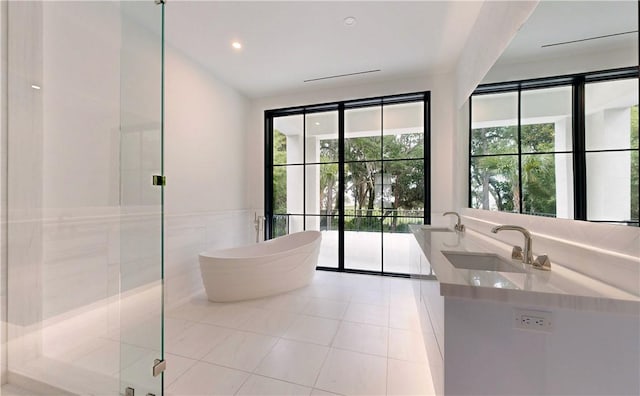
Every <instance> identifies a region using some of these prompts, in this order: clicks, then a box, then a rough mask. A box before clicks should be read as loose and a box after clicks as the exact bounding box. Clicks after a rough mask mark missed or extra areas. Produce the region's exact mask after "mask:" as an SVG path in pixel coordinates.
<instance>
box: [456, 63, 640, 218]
mask: <svg viewBox="0 0 640 396" xmlns="http://www.w3.org/2000/svg"><path fill="white" fill-rule="evenodd" d="M633 78H636V79H638V81H639V84H640V70H639V68H638V67H635V66H632V67H626V68H619V69H610V70H603V71H595V72H586V73H576V74H570V75H563V76H554V77H543V78H535V79H528V80H518V81H509V82H503V83H491V84H482V85H479V86H478V87H477V88H476V89H475V91H473V93H472V94H471V96H470V97H469V135H468V144H469V147H468V149H469V150H468V160H469V172H468V175H467V177H468V180H467V182H468V183H467V186H468V201H467V206H468V207H469V208H472V207H473V206H472V177H471V163H472V159H473V158H477V157H483V156H491V155H473V154H472V152H471V149H472V145H471V143H472V136H473V128H472V122H473V121H472V120H473V97H474V96H475V97H477V96H481V95H490V94H497V93H508V92H517V94H518V125H517V128H518V152H517V154H508V155H512V156H517V157H518V164H521V163H522V155H523V153H522V149H521V145H522V142H521V140H520V134H521V114H520V113H521V111H520V110H521V103H522V98H521V93H522V92H523V91H527V90H534V89H543V88H556V87H563V86H565V87H566V86H571V87H572V133H571V135H572V150H571V151H557V152H553V154H556V153H560V154H561V153H568V154H572V155H573V201H574V202H573V203H574V216H573V220H583V221H589V222H592V223H618V224H626V225H629V226H636V227H640V220H638V221H633V219H630V221H621V220H589V219H588V217H587V165H586V154H587V153H597V152H620V151H628V152H634V151H636V152H638V155H640V146H639V147H638V148H629V149H602V150H587V149H586V145H585V134H586V132H585V117H586V115H585V86H586V85H587V84H589V83H596V82H606V81H616V80H625V79H633ZM528 154H545V153H542V152H541V153H525V154H524V155H528ZM521 172H522V169H521V166H519V169H518V175H519V178H520V183H519V186H518V189H519V194H520V201H521V202H520V208H519V212H518V213H520V214H527V213H522V199H523V188H522V175H521ZM638 193H639V194H640V183H639V188H638Z"/></svg>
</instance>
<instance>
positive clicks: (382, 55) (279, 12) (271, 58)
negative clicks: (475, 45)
mask: <svg viewBox="0 0 640 396" xmlns="http://www.w3.org/2000/svg"><path fill="white" fill-rule="evenodd" d="M481 6H482V1H413V2H403V1H354V2H352V1H324V2H318V1H297V2H272V1H259V2H244V1H228V2H223V1H199V2H198V1H196V2H187V1H169V2H167V5H166V22H165V34H166V40H167V43H168V44H169V45H172V46H174V47H177V48H179V49H180V50H181V51H183V52H184V53H186V54H187V55H188V56H190V57H191V58H193V59H194V60H196V61H198V62H199V63H201V64H203V65H204V66H205V67H207V68H208V69H210V70H211V71H212V72H213V73H214V74H215V75H216V76H217V77H218V78H220V79H221V80H223V81H225V82H226V83H228V84H229V85H231V86H232V87H234V88H236V89H237V90H239V91H240V92H242V93H244V94H245V95H247V96H249V97H252V98H255V97H264V96H272V95H276V94H281V93H285V92H300V91H305V90H317V89H320V88H328V87H333V86H336V85H338V84H341V85H344V84H354V83H367V82H373V81H381V80H391V79H397V78H403V77H410V76H419V75H426V74H433V73H439V72H443V71H447V70H450V69H451V68H452V67H454V65H455V63H456V61H457V59H458V57H459V55H460V53H461V51H462V48H463V46H464V44H465V42H466V40H467V36H468V34H469V32H470V31H471V28H472V27H473V24H474V22H475V19H476V17H477V15H478V12H479V10H480V7H481ZM348 16H353V17H355V18H356V19H357V22H356V24H355V25H354V26H346V25H345V24H344V23H343V20H344V18H345V17H348ZM233 40H239V41H241V42H242V44H243V46H244V47H243V49H242V50H241V51H236V50H234V49H233V48H232V47H231V42H232V41H233ZM373 69H380V70H381V71H380V72H377V73H371V74H363V75H358V76H350V77H341V78H335V79H329V80H323V81H317V82H308V83H304V82H303V81H304V80H307V79H313V78H320V77H325V76H331V75H339V74H347V73H355V72H360V71H366V70H373Z"/></svg>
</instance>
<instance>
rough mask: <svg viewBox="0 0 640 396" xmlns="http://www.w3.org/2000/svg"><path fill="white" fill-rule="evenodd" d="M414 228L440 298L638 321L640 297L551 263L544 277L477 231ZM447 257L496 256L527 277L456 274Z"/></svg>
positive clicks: (464, 271)
mask: <svg viewBox="0 0 640 396" xmlns="http://www.w3.org/2000/svg"><path fill="white" fill-rule="evenodd" d="M410 227H411V231H412V232H413V235H414V236H415V238H416V240H417V241H418V244H419V245H420V248H421V249H422V251H423V252H424V255H425V257H426V259H427V260H428V261H429V264H430V265H431V268H432V270H433V272H434V273H435V275H436V277H437V279H438V282H439V283H440V294H441V295H442V296H445V297H457V298H469V299H481V300H493V301H497V302H504V303H509V304H518V305H531V306H541V307H557V308H566V309H577V310H590V311H603V312H609V313H621V314H632V315H639V316H640V296H637V295H633V294H631V293H628V292H625V291H623V290H620V289H618V288H615V287H613V286H611V285H608V284H606V283H603V282H601V281H598V280H596V279H593V278H590V277H587V276H585V275H583V274H581V273H579V272H576V271H573V270H570V269H568V268H566V267H563V266H562V265H560V264H558V263H554V262H553V257H551V258H550V259H551V271H541V270H538V269H535V268H533V267H532V266H531V265H524V264H522V262H520V261H516V260H512V259H511V258H510V257H511V248H512V247H511V246H508V245H506V244H504V243H502V242H499V241H496V240H494V239H492V238H489V237H487V236H485V235H482V234H480V233H478V232H475V231H473V230H470V229H467V230H466V231H465V232H462V233H458V232H438V231H429V229H430V228H431V227H430V226H410ZM433 228H439V229H442V227H433ZM443 251H445V252H451V251H454V252H455V251H460V252H484V253H495V254H497V255H498V256H501V257H502V258H504V259H505V260H507V261H509V262H511V263H512V264H513V265H514V266H516V267H519V268H521V269H524V271H525V272H524V273H520V272H497V271H479V270H468V269H460V268H456V267H454V266H453V264H451V262H449V260H448V259H447V258H446V257H445V256H444V254H443V253H442V252H443Z"/></svg>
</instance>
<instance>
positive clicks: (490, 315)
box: [414, 230, 640, 395]
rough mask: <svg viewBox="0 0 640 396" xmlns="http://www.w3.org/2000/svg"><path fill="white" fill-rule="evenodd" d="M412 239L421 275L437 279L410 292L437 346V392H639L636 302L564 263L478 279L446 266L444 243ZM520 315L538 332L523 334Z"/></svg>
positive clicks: (467, 240)
mask: <svg viewBox="0 0 640 396" xmlns="http://www.w3.org/2000/svg"><path fill="white" fill-rule="evenodd" d="M414 234H415V235H416V240H417V241H418V244H419V246H420V247H421V249H422V257H421V260H424V263H421V268H429V269H430V268H433V272H434V273H435V275H436V276H437V277H438V280H437V281H433V280H425V279H420V281H419V293H417V294H416V296H417V298H418V299H419V303H420V307H421V314H422V315H427V316H428V318H429V319H430V321H422V323H431V326H432V329H424V330H425V331H424V333H425V337H428V331H433V334H435V335H436V340H437V343H438V346H439V347H440V352H441V354H440V355H438V354H436V353H433V351H432V352H431V353H430V354H429V356H428V357H429V363H430V367H431V372H432V376H433V380H434V385H435V388H436V392H437V394H444V395H479V394H484V395H568V394H571V395H638V394H640V301H639V300H638V298H637V297H636V296H633V295H628V294H625V293H624V292H620V291H618V290H617V289H615V290H614V289H612V288H611V287H610V286H608V285H604V284H600V283H599V282H597V281H595V280H593V279H583V278H584V277H583V278H581V277H580V276H581V275H579V274H571V273H570V272H568V271H569V270H567V269H564V268H562V267H560V266H555V267H554V268H553V269H552V271H551V273H547V274H546V275H545V274H542V271H537V270H527V272H526V273H524V274H516V275H511V274H503V273H496V274H477V276H476V275H474V274H472V273H471V271H469V270H459V269H456V268H453V267H452V266H451V264H450V263H448V262H447V260H446V259H445V258H444V256H443V255H442V250H447V251H448V250H450V249H451V248H450V247H446V246H444V247H443V245H442V243H441V242H442V241H444V240H445V239H444V238H443V237H441V236H440V237H435V236H434V237H431V238H430V240H429V241H426V240H425V235H424V234H420V235H419V234H418V233H416V231H415V230H414ZM434 234H435V233H434ZM420 238H422V240H421V239H420ZM472 239H473V237H472V236H469V235H465V236H463V237H462V238H461V243H460V244H459V246H458V249H460V250H464V249H468V248H470V247H471V246H473V248H474V249H476V248H478V246H480V244H476V243H475V242H476V241H473V242H472V241H471V240H472ZM500 253H501V254H504V252H500ZM532 271H537V272H532ZM553 271H556V272H555V273H554V272H553ZM482 272H490V271H482ZM480 275H482V276H480ZM476 282H479V283H480V284H479V285H478V284H476ZM523 315H524V318H525V320H526V321H527V323H529V322H530V321H531V320H533V321H537V320H538V319H536V318H538V317H539V318H542V319H541V322H540V323H543V325H541V326H539V327H535V328H534V329H532V328H531V327H529V328H522V327H526V326H525V325H524V324H523V323H521V322H522V320H523ZM425 342H427V340H425ZM432 349H433V348H432ZM428 350H429V348H428ZM441 368H443V370H442V369H441Z"/></svg>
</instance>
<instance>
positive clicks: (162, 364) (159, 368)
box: [153, 359, 167, 377]
mask: <svg viewBox="0 0 640 396" xmlns="http://www.w3.org/2000/svg"><path fill="white" fill-rule="evenodd" d="M166 368H167V361H166V360H160V359H156V360H154V361H153V376H154V377H157V376H159V375H160V373H162V372H163V371H164V370H165V369H166Z"/></svg>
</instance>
